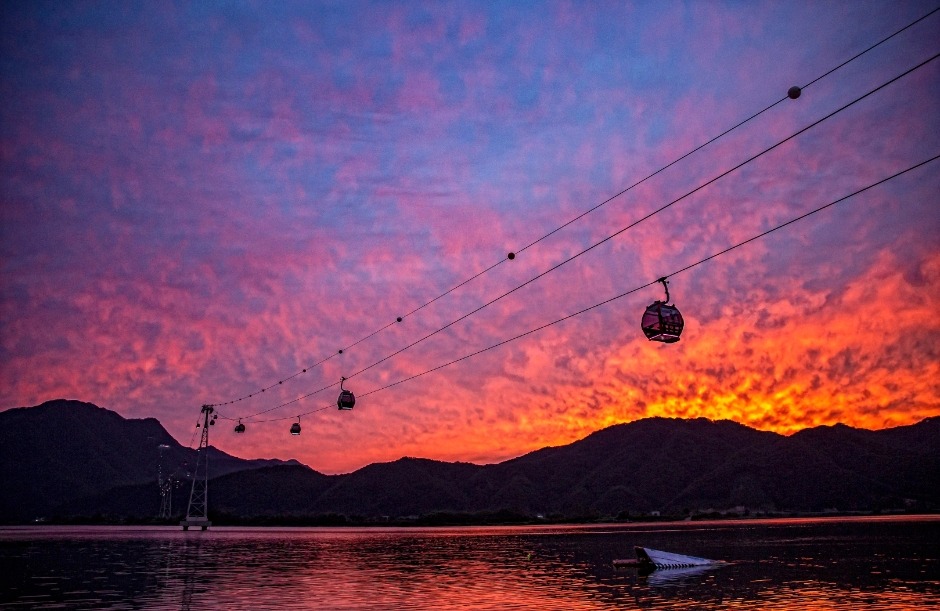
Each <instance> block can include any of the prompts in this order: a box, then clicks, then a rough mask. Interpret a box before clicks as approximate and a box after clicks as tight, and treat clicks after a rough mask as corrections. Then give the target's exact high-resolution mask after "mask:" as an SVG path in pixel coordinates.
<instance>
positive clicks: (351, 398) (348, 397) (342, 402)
mask: <svg viewBox="0 0 940 611" xmlns="http://www.w3.org/2000/svg"><path fill="white" fill-rule="evenodd" d="M345 381H346V378H343V379H342V380H340V383H339V397H337V398H336V408H337V409H340V410H349V409H352V408H353V406H355V405H356V396H355V395H354V394H353V393H352V391H351V390H346V389H344V388H343V382H345Z"/></svg>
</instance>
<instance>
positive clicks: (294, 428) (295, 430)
mask: <svg viewBox="0 0 940 611" xmlns="http://www.w3.org/2000/svg"><path fill="white" fill-rule="evenodd" d="M290 434H291V435H300V423H299V422H295V423H294V424H292V425H290Z"/></svg>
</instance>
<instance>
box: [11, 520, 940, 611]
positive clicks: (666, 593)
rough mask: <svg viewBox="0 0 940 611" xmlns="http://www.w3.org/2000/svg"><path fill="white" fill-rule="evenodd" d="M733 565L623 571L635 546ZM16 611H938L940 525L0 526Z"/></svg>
mask: <svg viewBox="0 0 940 611" xmlns="http://www.w3.org/2000/svg"><path fill="white" fill-rule="evenodd" d="M634 545H643V546H648V547H652V548H656V549H662V550H666V551H673V552H677V553H685V554H691V555H695V556H704V557H708V558H715V559H721V560H726V561H728V564H725V565H722V566H719V567H717V568H713V569H709V570H704V571H701V570H700V571H689V570H675V571H656V572H653V573H651V574H650V575H639V574H637V572H636V571H634V570H615V569H614V568H613V565H612V560H613V559H615V558H630V557H632V556H633V551H632V550H633V546H634ZM0 607H2V608H4V609H7V608H10V609H18V608H23V609H54V608H68V609H75V608H105V609H396V610H397V609H494V610H496V609H499V610H503V609H537V610H539V611H547V610H551V609H565V610H574V609H761V610H764V609H780V610H784V609H786V610H800V609H806V610H809V609H813V610H830V609H845V610H850V609H851V610H853V611H854V610H857V609H862V608H865V609H873V610H880V609H927V608H934V607H940V517H937V516H934V517H916V518H908V517H905V518H901V517H890V518H860V519H848V520H846V519H827V520H806V519H795V520H775V521H737V522H709V523H705V522H684V523H669V524H645V525H591V526H562V527H499V528H434V529H432V528H421V529H398V528H395V529H371V528H370V529H344V528H297V529H275V528H264V529H260V528H259V529H250V528H213V529H211V530H209V531H208V532H199V531H195V532H188V533H184V532H182V531H181V530H179V529H175V528H132V527H125V528H122V527H57V526H46V527H35V528H33V527H28V528H0Z"/></svg>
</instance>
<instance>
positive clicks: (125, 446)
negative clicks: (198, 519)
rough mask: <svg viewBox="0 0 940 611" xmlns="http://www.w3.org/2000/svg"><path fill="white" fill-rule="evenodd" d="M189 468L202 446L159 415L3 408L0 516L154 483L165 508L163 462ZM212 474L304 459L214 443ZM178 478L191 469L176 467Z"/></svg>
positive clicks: (12, 517) (54, 406)
mask: <svg viewBox="0 0 940 611" xmlns="http://www.w3.org/2000/svg"><path fill="white" fill-rule="evenodd" d="M160 444H164V445H167V446H169V447H168V448H167V449H165V450H163V451H162V453H163V464H164V465H165V466H168V467H169V468H172V469H182V470H183V471H185V467H186V465H194V464H195V459H196V451H195V450H193V449H190V448H188V447H184V446H182V445H180V444H179V443H178V442H177V441H176V440H175V439H173V437H172V436H170V434H169V433H168V432H167V431H166V429H164V428H163V426H162V425H161V424H160V422H159V421H157V420H156V419H155V418H145V419H143V420H135V419H126V418H124V417H122V416H121V415H120V414H117V413H116V412H113V411H110V410H107V409H103V408H100V407H97V406H96V405H93V404H91V403H83V402H81V401H67V400H56V401H48V402H46V403H43V404H42V405H38V406H36V407H23V408H16V409H10V410H7V411H4V412H0V491H2V494H0V522H16V521H22V520H28V519H32V518H33V517H34V516H45V515H49V514H50V513H51V512H52V511H53V510H54V509H55V508H57V507H59V506H61V505H67V504H69V503H73V502H75V501H77V500H78V499H83V498H88V497H93V496H96V495H101V494H103V493H107V492H108V491H110V490H114V489H118V488H122V487H132V486H138V485H151V486H153V488H154V492H153V493H152V494H150V495H148V496H147V497H146V498H147V499H148V500H150V501H151V505H152V507H153V509H152V511H154V512H156V511H158V510H159V496H158V492H156V490H157V484H156V480H157V469H158V463H159V462H160V454H161V451H160V450H158V446H159V445H160ZM211 451H212V454H211V455H210V461H211V464H212V469H213V473H214V474H217V475H223V474H226V473H232V472H235V471H244V470H249V469H257V468H262V467H268V466H271V465H284V466H288V465H299V464H300V463H298V462H297V461H287V462H285V461H279V460H244V459H241V458H236V457H234V456H230V455H228V454H226V453H224V452H221V451H219V450H216V449H215V448H212V449H211ZM177 475H178V476H179V477H183V476H185V473H177Z"/></svg>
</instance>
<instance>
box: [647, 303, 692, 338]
mask: <svg viewBox="0 0 940 611" xmlns="http://www.w3.org/2000/svg"><path fill="white" fill-rule="evenodd" d="M684 326H685V322H684V321H683V320H682V314H681V313H680V312H679V308H677V307H675V306H671V305H668V304H666V303H664V302H662V301H654V302H653V303H651V304H650V305H649V306H648V307H647V308H646V311H645V312H644V313H643V320H642V321H641V322H640V327H642V329H643V334H644V335H646V338H647V339H648V340H650V341H654V342H664V343H666V344H672V343H674V342H677V341H679V335H680V334H681V333H682V328H683V327H684Z"/></svg>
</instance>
